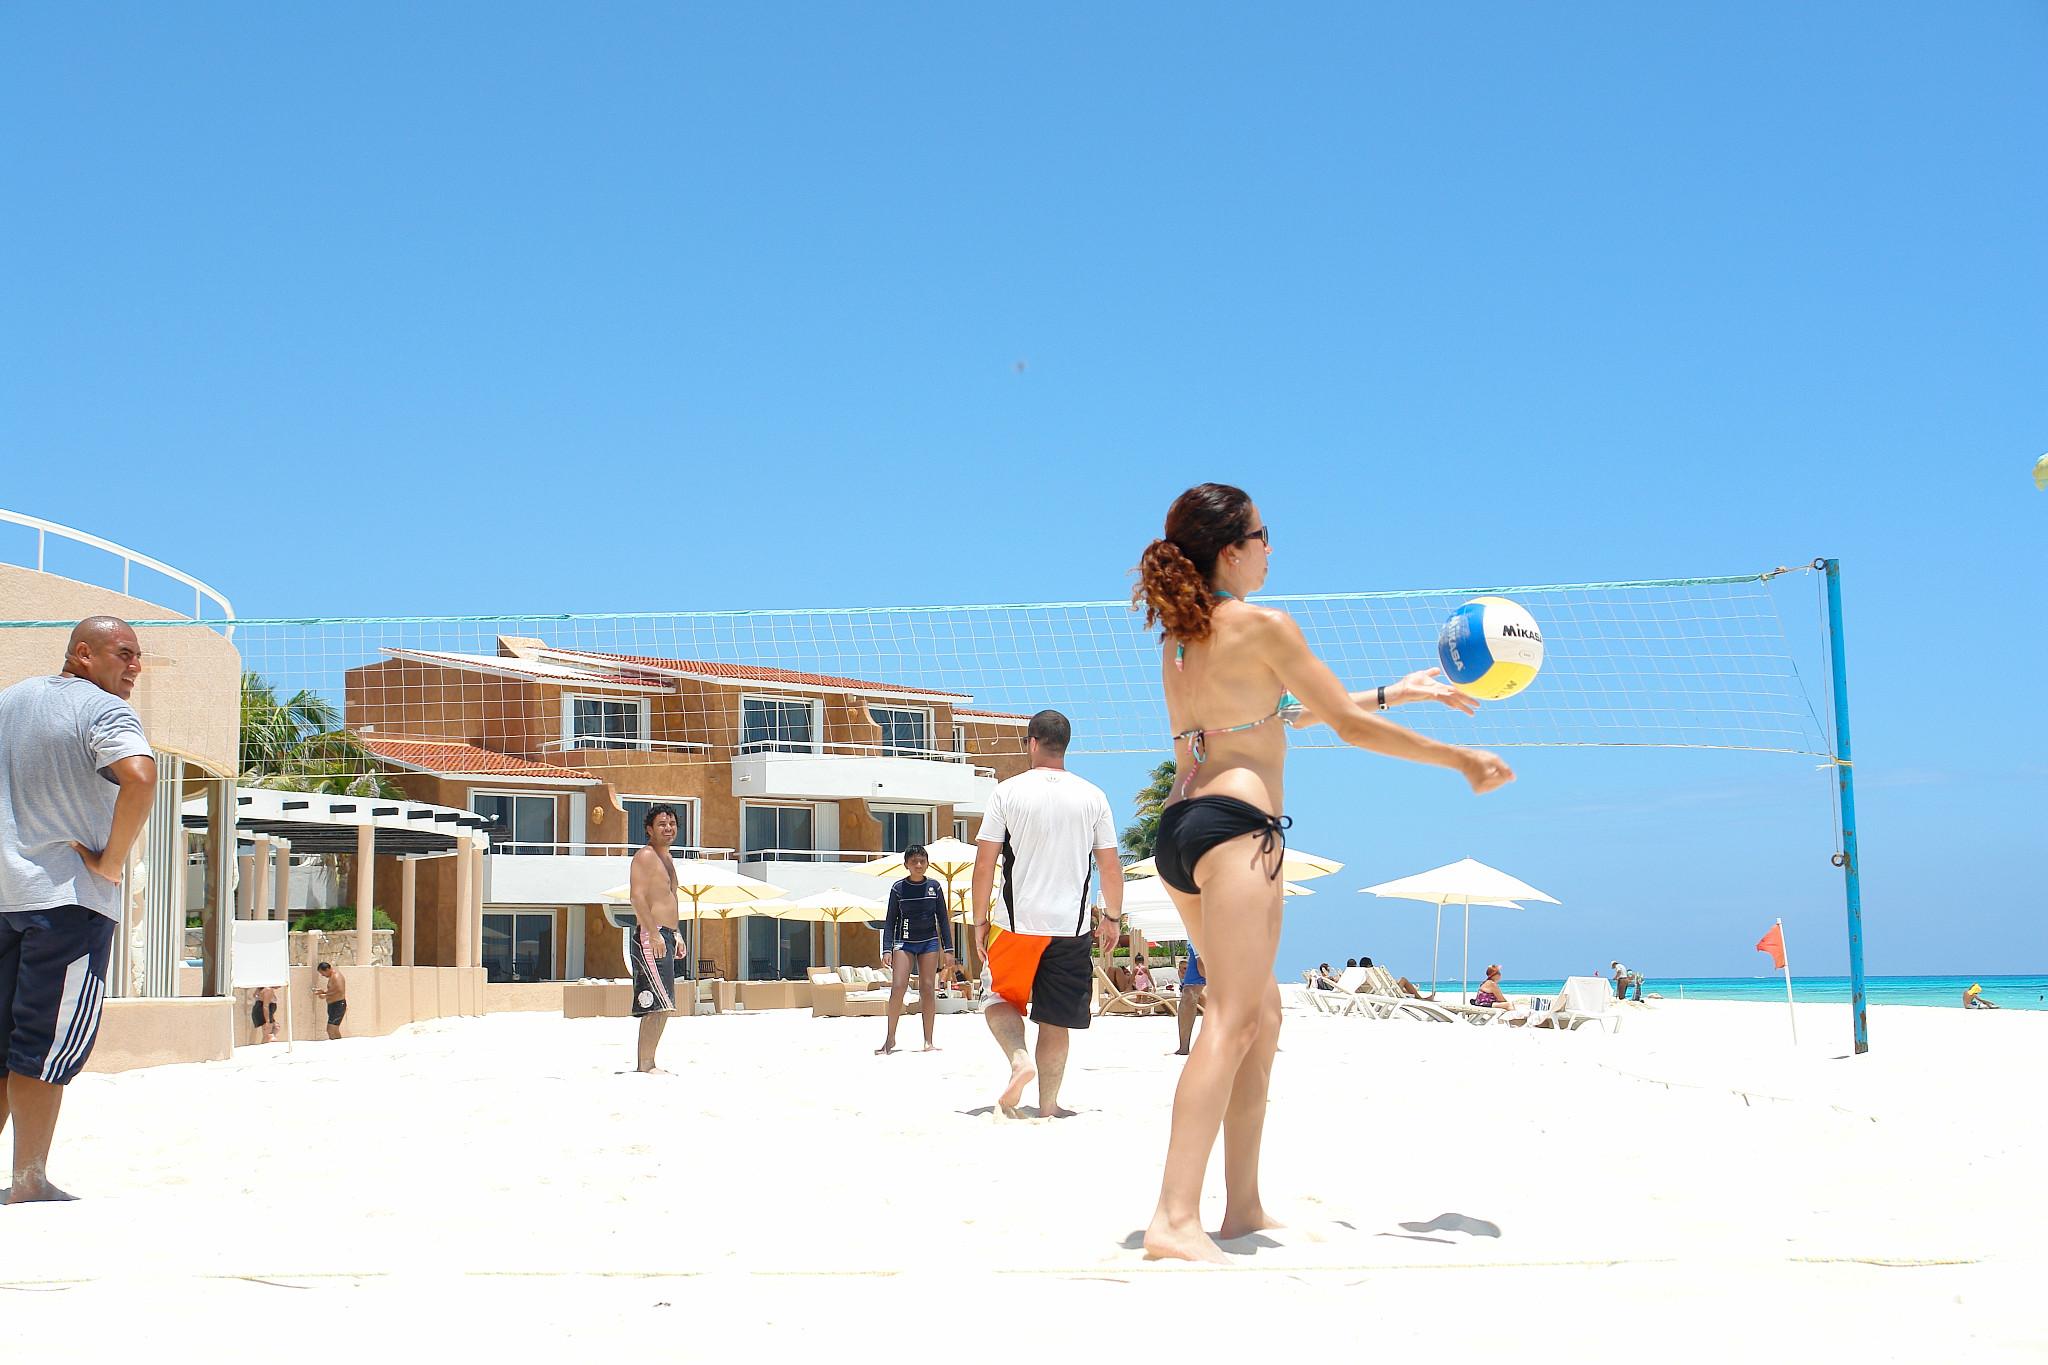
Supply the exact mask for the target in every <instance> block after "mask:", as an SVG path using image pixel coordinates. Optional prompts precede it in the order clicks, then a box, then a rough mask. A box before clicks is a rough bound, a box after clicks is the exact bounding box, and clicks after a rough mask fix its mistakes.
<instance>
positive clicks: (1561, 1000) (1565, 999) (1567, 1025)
mask: <svg viewBox="0 0 2048 1365" xmlns="http://www.w3.org/2000/svg"><path fill="white" fill-rule="evenodd" d="M1614 1004H1615V998H1614V988H1613V984H1612V983H1611V982H1609V981H1608V980H1607V978H1605V977H1600V976H1570V977H1566V978H1565V983H1564V987H1563V989H1562V990H1560V991H1559V992H1558V996H1557V999H1556V1001H1554V1002H1553V1003H1552V1006H1551V1008H1550V1009H1548V1010H1545V1011H1542V1012H1541V1013H1538V1014H1536V1015H1534V1016H1533V1017H1532V1018H1531V1022H1532V1023H1534V1024H1536V1025H1538V1026H1543V1025H1548V1026H1549V1027H1551V1028H1558V1029H1576V1028H1578V1027H1579V1026H1580V1025H1581V1024H1588V1023H1593V1024H1598V1025H1600V1027H1602V1028H1603V1029H1607V1030H1608V1031H1609V1032H1612V1031H1614V1030H1615V1029H1619V1028H1620V1027H1621V1011H1619V1010H1617V1009H1615V1008H1614Z"/></svg>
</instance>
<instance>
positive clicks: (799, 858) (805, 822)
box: [740, 806, 813, 863]
mask: <svg viewBox="0 0 2048 1365" xmlns="http://www.w3.org/2000/svg"><path fill="white" fill-rule="evenodd" d="M812 847H813V845H812V843H811V808H810V807H809V806H748V807H746V813H745V816H744V818H743V819H742V820H741V821H740V856H741V857H742V858H782V859H786V860H788V861H790V862H798V863H807V862H810V861H812V858H811V849H812Z"/></svg>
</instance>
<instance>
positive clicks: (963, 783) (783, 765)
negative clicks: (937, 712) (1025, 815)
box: [732, 744, 996, 805]
mask: <svg viewBox="0 0 2048 1365" xmlns="http://www.w3.org/2000/svg"><path fill="white" fill-rule="evenodd" d="M995 783H996V778H995V770H994V769H992V768H983V767H979V766H977V765H976V764H975V763H974V762H973V761H972V760H971V759H970V758H969V757H968V756H967V755H965V754H957V753H948V752H946V751H945V750H939V749H918V750H895V749H893V746H884V745H863V744H832V745H818V746H815V747H813V748H809V749H798V748H796V747H795V746H794V745H786V744H752V745H743V746H741V748H740V750H739V751H738V752H736V753H735V754H734V756H733V760H732V794H733V795H734V796H738V797H757V798H770V799H772V798H781V799H792V800H799V801H845V800H854V801H905V802H909V803H912V804H914V805H960V804H967V805H977V804H979V803H981V802H983V801H986V799H987V797H988V793H989V792H991V791H993V790H994V789H995Z"/></svg>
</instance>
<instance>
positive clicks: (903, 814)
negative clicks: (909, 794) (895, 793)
mask: <svg viewBox="0 0 2048 1365" xmlns="http://www.w3.org/2000/svg"><path fill="white" fill-rule="evenodd" d="M875 818H876V819H877V820H880V821H881V822H882V852H884V853H901V852H902V851H903V850H904V849H906V848H909V847H910V846H911V845H912V844H924V843H930V842H931V839H930V837H929V835H930V831H931V823H932V813H931V812H930V811H927V810H878V811H876V812H875Z"/></svg>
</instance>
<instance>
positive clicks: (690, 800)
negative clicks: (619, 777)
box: [608, 792, 704, 848]
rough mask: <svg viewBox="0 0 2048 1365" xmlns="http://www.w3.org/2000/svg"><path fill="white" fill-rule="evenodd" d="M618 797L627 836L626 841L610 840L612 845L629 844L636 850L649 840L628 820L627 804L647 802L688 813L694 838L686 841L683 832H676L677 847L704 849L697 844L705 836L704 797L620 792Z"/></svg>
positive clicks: (691, 833)
mask: <svg viewBox="0 0 2048 1365" xmlns="http://www.w3.org/2000/svg"><path fill="white" fill-rule="evenodd" d="M618 796H619V818H620V819H621V820H625V821H626V829H625V836H626V837H625V838H624V839H614V840H609V841H608V842H611V843H624V844H628V845H630V846H632V847H634V848H638V847H640V845H641V844H642V843H643V842H645V840H646V838H647V835H646V834H645V833H644V832H642V831H641V830H640V829H639V828H638V827H637V826H635V825H634V824H633V822H632V821H631V820H627V819H626V803H627V802H628V801H645V802H646V803H647V804H648V805H650V806H659V805H664V804H666V805H670V806H674V807H675V808H676V810H677V811H678V812H679V813H681V812H687V813H688V814H689V817H690V830H689V832H690V835H691V836H692V837H690V838H688V839H685V838H683V837H682V831H681V830H678V831H676V845H677V847H679V848H702V847H703V845H702V844H700V843H698V842H697V839H698V838H700V837H702V835H703V833H704V798H703V797H701V796H655V795H650V794H649V793H647V792H620V793H619V794H618Z"/></svg>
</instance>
